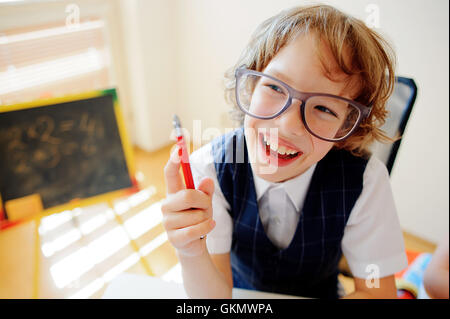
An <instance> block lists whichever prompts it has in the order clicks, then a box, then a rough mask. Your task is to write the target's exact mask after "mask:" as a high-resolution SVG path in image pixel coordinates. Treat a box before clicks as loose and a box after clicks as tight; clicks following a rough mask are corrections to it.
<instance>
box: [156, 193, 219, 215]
mask: <svg viewBox="0 0 450 319" xmlns="http://www.w3.org/2000/svg"><path fill="white" fill-rule="evenodd" d="M209 207H211V197H209V196H208V195H206V194H205V193H203V192H202V191H199V190H198V189H183V190H181V191H178V192H177V193H175V194H171V195H170V196H169V197H168V198H166V199H165V200H164V202H163V203H162V205H161V211H162V212H163V213H166V212H181V211H183V210H186V209H191V208H196V209H208V208H209Z"/></svg>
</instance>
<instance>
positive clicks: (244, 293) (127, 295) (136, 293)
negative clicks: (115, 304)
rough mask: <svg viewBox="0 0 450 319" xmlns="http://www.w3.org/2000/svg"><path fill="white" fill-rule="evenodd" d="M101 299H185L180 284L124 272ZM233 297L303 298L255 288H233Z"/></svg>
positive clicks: (112, 282) (109, 286)
mask: <svg viewBox="0 0 450 319" xmlns="http://www.w3.org/2000/svg"><path fill="white" fill-rule="evenodd" d="M102 298H103V299H187V298H188V296H187V295H186V292H185V291H184V287H183V285H182V284H179V283H175V282H168V281H164V280H162V279H160V278H157V277H150V276H143V275H134V274H128V273H124V274H121V275H119V276H118V277H116V279H114V280H113V281H111V283H110V284H109V285H108V287H107V288H106V290H105V293H104V294H103V297H102ZM233 299H304V298H301V297H298V296H289V295H281V294H275V293H267V292H261V291H255V290H247V289H240V288H233Z"/></svg>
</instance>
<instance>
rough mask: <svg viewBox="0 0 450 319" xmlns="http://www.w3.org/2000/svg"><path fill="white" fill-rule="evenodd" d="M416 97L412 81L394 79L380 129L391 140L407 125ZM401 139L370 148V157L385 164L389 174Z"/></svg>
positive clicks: (415, 87) (377, 144) (401, 132)
mask: <svg viewBox="0 0 450 319" xmlns="http://www.w3.org/2000/svg"><path fill="white" fill-rule="evenodd" d="M416 96H417V86H416V83H415V82H414V80H413V79H409V78H405V77H396V79H395V86H394V92H393V93H392V96H391V97H390V98H389V100H388V102H387V110H388V111H389V115H388V117H387V119H386V122H385V123H384V125H383V126H382V127H381V129H382V130H383V131H384V132H386V134H387V135H388V136H390V137H392V138H395V137H397V136H400V137H401V136H402V135H403V133H404V131H405V128H406V124H407V123H408V120H409V116H410V114H411V111H412V108H413V106H414V102H415V101H416ZM401 141H402V140H401V138H400V139H399V140H397V141H396V142H394V143H392V144H383V143H379V142H376V143H374V144H373V145H372V147H371V152H372V156H376V157H378V158H379V159H380V160H381V161H382V162H383V163H385V165H386V167H387V169H388V172H389V174H391V171H392V167H393V166H394V161H395V158H396V156H397V152H398V149H399V147H400V143H401Z"/></svg>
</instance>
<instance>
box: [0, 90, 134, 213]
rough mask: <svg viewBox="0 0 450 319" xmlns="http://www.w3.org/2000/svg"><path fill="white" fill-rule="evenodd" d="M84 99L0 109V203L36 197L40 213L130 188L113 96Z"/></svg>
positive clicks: (104, 93)
mask: <svg viewBox="0 0 450 319" xmlns="http://www.w3.org/2000/svg"><path fill="white" fill-rule="evenodd" d="M88 96H90V97H89V98H82V99H75V100H72V99H71V98H68V99H62V100H64V101H65V102H60V103H53V104H45V105H40V106H35V105H34V106H32V107H29V108H27V107H25V108H21V107H19V108H17V107H15V108H14V107H13V108H11V107H9V108H8V107H2V106H0V195H1V200H2V201H3V202H4V203H5V202H7V201H8V200H12V199H16V198H21V197H24V196H27V195H31V194H35V193H37V194H39V195H40V196H41V198H42V203H43V206H44V209H46V208H50V207H54V206H58V205H61V204H64V203H67V202H69V201H71V200H74V199H84V198H89V197H92V196H96V195H100V194H105V193H108V192H112V191H116V190H120V189H125V188H130V187H134V186H135V185H134V184H135V182H134V179H133V178H132V177H131V176H132V174H131V172H130V170H129V167H128V165H127V157H126V152H125V150H124V140H123V136H121V132H120V130H119V125H118V118H117V111H118V110H117V105H118V104H117V101H116V99H117V96H116V92H115V90H113V89H112V90H105V91H101V92H97V93H96V94H89V95H88ZM53 101H54V100H53ZM10 109H12V110H10ZM122 135H123V134H122ZM6 214H7V212H6Z"/></svg>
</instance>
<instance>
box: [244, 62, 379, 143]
mask: <svg viewBox="0 0 450 319" xmlns="http://www.w3.org/2000/svg"><path fill="white" fill-rule="evenodd" d="M235 76H236V101H237V104H238V106H239V108H240V109H241V110H242V111H243V112H244V113H246V114H248V115H250V116H252V117H255V118H258V119H263V120H269V119H273V118H275V117H277V116H279V115H281V114H282V113H283V112H284V111H286V110H287V109H288V108H289V106H290V105H291V104H292V99H298V100H300V101H301V105H300V117H301V119H302V122H303V124H304V126H305V128H306V129H307V130H308V132H309V133H311V134H312V135H314V136H315V137H317V138H320V139H322V140H325V141H329V142H338V141H342V140H344V139H346V138H348V137H349V136H350V135H351V134H352V133H353V132H354V131H355V130H356V128H357V127H358V125H359V124H360V123H361V121H362V120H363V119H364V118H366V117H367V116H369V114H370V111H371V109H372V108H371V107H368V106H365V105H363V104H360V103H358V102H355V101H352V100H349V99H346V98H343V97H340V96H336V95H332V94H326V93H305V92H299V91H297V90H295V89H293V88H292V87H290V86H289V85H287V84H286V83H284V82H283V81H280V80H278V79H276V78H274V77H273V76H270V75H267V74H264V73H261V72H258V71H254V70H248V69H246V68H244V67H240V68H238V69H237V70H236V73H235Z"/></svg>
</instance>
